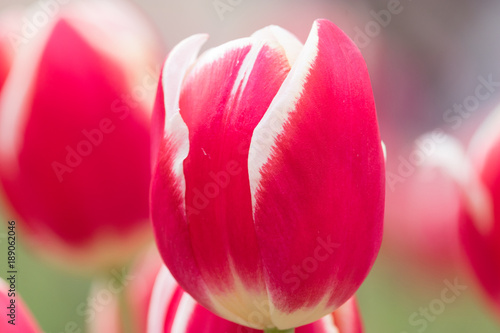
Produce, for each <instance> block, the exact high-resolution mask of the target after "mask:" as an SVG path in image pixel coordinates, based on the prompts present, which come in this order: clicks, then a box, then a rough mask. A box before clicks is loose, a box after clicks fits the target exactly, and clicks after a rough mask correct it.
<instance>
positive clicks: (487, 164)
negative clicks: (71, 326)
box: [461, 107, 500, 310]
mask: <svg viewBox="0 0 500 333" xmlns="http://www.w3.org/2000/svg"><path fill="white" fill-rule="evenodd" d="M499 124H500V107H499V108H497V109H496V110H494V111H493V113H492V114H491V115H490V116H489V117H488V118H487V119H486V120H485V121H484V123H483V125H482V126H481V127H480V129H479V130H478V132H477V133H476V135H475V136H474V138H473V139H472V141H471V146H470V149H469V156H470V158H471V160H472V163H473V164H474V167H475V171H476V172H477V175H478V178H479V180H477V181H476V182H475V184H476V185H477V186H476V187H475V188H473V189H475V191H469V192H468V193H467V196H466V198H467V199H468V203H469V205H468V207H467V212H468V213H469V216H468V217H467V218H466V219H465V221H464V223H463V225H462V229H461V238H462V242H463V245H464V248H465V251H466V253H467V256H468V257H469V261H470V263H471V266H472V268H473V270H474V272H475V274H476V276H477V278H478V280H479V281H480V283H481V285H482V286H483V288H484V289H485V290H486V292H487V294H488V296H489V297H490V299H491V300H492V301H493V303H494V304H495V305H496V309H497V310H500V285H499V283H498V281H499V279H500V135H499V133H498V126H499Z"/></svg>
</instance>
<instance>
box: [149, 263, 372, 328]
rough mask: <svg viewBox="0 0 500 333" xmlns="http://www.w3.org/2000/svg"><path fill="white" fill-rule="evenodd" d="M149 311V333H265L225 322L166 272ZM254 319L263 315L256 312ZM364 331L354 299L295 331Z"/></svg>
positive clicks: (159, 278)
mask: <svg viewBox="0 0 500 333" xmlns="http://www.w3.org/2000/svg"><path fill="white" fill-rule="evenodd" d="M149 308H150V310H149V319H148V331H147V332H148V333H174V332H175V333H216V332H224V333H259V332H260V333H262V330H256V329H253V328H249V327H245V326H241V325H238V324H236V323H233V322H230V321H227V320H225V319H222V318H220V317H218V316H216V315H214V314H213V313H211V312H210V311H208V310H206V309H205V308H203V307H202V306H200V305H199V304H198V303H196V301H195V300H194V299H193V298H192V297H191V296H189V295H188V294H187V293H185V292H184V291H183V290H182V289H181V288H180V287H179V286H178V285H177V283H176V282H175V279H174V278H173V277H172V275H170V273H169V271H168V269H166V268H163V269H162V270H161V271H160V273H159V274H158V277H157V279H156V283H155V285H154V288H153V296H152V299H151V304H150V307H149ZM254 316H255V317H258V316H263V314H262V313H261V312H258V311H257V312H255V314H254ZM363 331H364V330H363V324H362V322H361V317H360V314H359V310H358V306H357V303H356V300H355V298H354V297H353V298H351V299H349V300H348V301H347V302H346V303H345V304H344V305H342V306H341V307H340V308H338V309H337V310H336V311H335V312H333V313H332V314H329V315H327V316H325V317H323V318H321V319H319V320H317V321H315V322H314V323H311V324H308V325H305V326H301V327H298V328H297V329H296V330H295V332H296V333H362V332H363Z"/></svg>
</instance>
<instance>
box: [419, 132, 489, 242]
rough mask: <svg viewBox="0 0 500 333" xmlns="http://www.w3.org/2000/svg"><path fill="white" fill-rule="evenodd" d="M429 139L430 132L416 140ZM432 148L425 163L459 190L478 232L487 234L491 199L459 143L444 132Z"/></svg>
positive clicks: (430, 136) (431, 136)
mask: <svg viewBox="0 0 500 333" xmlns="http://www.w3.org/2000/svg"><path fill="white" fill-rule="evenodd" d="M497 124H498V123H497ZM430 140H433V134H424V135H422V136H420V137H419V138H418V139H417V140H416V142H418V141H430ZM435 149H436V150H435V151H434V152H433V153H432V154H430V155H429V156H428V158H427V159H426V160H425V162H424V163H425V165H426V166H428V167H437V168H441V169H443V170H444V171H445V172H446V174H448V175H449V176H451V177H452V179H453V180H454V181H455V182H456V183H457V184H458V185H459V187H460V190H461V191H462V194H463V198H464V205H465V206H466V209H467V211H468V213H469V214H470V215H471V217H472V220H473V221H474V224H475V225H476V227H477V229H478V231H479V232H481V233H482V234H483V235H486V234H488V233H489V232H490V231H491V229H492V228H493V221H494V212H493V199H492V198H491V195H490V194H489V192H488V190H487V189H486V188H485V186H484V184H483V183H482V182H481V180H480V179H479V177H478V175H477V173H476V172H475V170H474V168H473V167H472V165H471V163H470V160H469V158H468V157H467V155H466V153H465V150H464V148H463V147H462V144H461V143H460V142H459V141H458V140H457V139H456V138H454V137H452V136H449V135H446V134H445V135H444V136H443V140H442V142H441V143H439V144H437V145H436V148H435Z"/></svg>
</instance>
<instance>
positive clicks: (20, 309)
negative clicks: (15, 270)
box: [0, 276, 41, 333]
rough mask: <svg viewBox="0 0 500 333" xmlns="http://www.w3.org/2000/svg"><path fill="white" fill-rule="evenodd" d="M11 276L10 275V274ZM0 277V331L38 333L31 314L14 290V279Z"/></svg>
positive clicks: (4, 332) (38, 329) (38, 330)
mask: <svg viewBox="0 0 500 333" xmlns="http://www.w3.org/2000/svg"><path fill="white" fill-rule="evenodd" d="M11 277H12V276H11ZM16 278H17V277H16V276H14V277H13V278H11V279H9V276H7V281H8V283H6V281H4V280H2V279H0V307H1V308H2V312H3V314H4V315H3V316H2V319H1V320H0V332H3V333H38V332H41V330H40V328H38V325H37V324H36V322H35V320H34V319H33V316H32V315H31V313H30V312H29V310H28V308H27V307H26V305H25V304H24V302H23V301H22V299H21V298H20V296H19V292H18V291H17V290H16V280H15V279H16ZM5 314H6V315H5Z"/></svg>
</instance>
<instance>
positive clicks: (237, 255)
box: [152, 38, 290, 327]
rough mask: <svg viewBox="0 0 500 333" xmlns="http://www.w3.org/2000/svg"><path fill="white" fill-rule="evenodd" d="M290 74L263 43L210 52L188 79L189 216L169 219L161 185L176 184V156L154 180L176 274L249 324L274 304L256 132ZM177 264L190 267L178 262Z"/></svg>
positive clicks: (184, 105) (183, 105)
mask: <svg viewBox="0 0 500 333" xmlns="http://www.w3.org/2000/svg"><path fill="white" fill-rule="evenodd" d="M289 68H290V67H289V64H288V59H287V58H286V55H285V54H284V50H283V48H282V47H281V46H277V45H269V43H266V42H263V41H260V40H256V39H255V38H246V39H241V40H236V41H233V42H231V43H228V44H225V45H223V46H221V47H218V48H214V49H212V50H209V51H207V52H206V53H205V54H204V55H203V56H201V57H200V59H199V60H198V62H197V63H196V64H195V65H194V67H193V68H192V69H191V70H190V71H189V73H188V74H187V76H186V77H185V78H184V83H183V87H182V92H181V95H180V99H179V106H180V114H181V115H182V119H183V121H184V122H185V123H186V125H187V127H188V129H189V154H188V156H187V158H186V159H185V160H184V162H183V167H184V169H183V171H184V175H185V182H186V183H185V184H186V188H185V198H182V195H181V196H180V197H179V198H180V199H179V201H178V204H182V203H185V205H186V211H185V213H184V212H182V215H181V213H180V212H179V215H177V216H176V217H175V218H174V216H172V217H165V214H169V213H168V212H166V210H167V209H166V208H164V207H165V202H168V201H167V200H166V196H167V195H168V194H167V193H166V191H165V190H164V189H165V188H161V187H160V186H168V185H162V183H163V184H167V183H168V181H169V180H167V181H166V182H165V179H166V178H167V177H170V175H171V174H172V171H171V170H172V169H171V167H172V164H171V161H167V162H165V161H166V158H169V157H165V156H168V155H169V154H170V153H169V152H168V151H164V152H163V153H160V156H161V157H160V158H163V159H164V161H163V162H162V161H161V160H160V161H159V167H158V170H157V177H155V179H154V181H153V197H154V201H153V204H152V207H153V221H158V223H157V226H158V227H157V230H161V235H159V233H158V232H157V237H164V238H165V239H162V240H161V241H159V243H160V244H161V248H160V251H161V252H162V254H163V257H164V260H165V262H166V264H167V266H169V267H170V268H171V269H172V274H173V275H174V276H175V277H176V278H177V279H178V280H179V281H181V282H182V287H183V288H184V289H186V291H188V292H189V293H190V294H192V295H193V296H194V297H195V298H196V299H197V300H199V301H200V302H201V303H202V304H203V305H204V306H206V307H208V308H211V309H212V310H214V311H215V312H217V313H218V314H220V315H222V316H224V317H226V318H230V319H231V320H234V321H236V322H240V323H242V324H247V325H251V324H250V323H249V321H250V320H251V318H247V314H248V313H252V312H253V311H254V310H255V308H256V307H257V306H259V305H256V304H254V303H252V302H257V303H261V302H264V303H265V302H266V300H267V293H266V286H265V284H264V281H263V280H262V276H263V273H262V269H261V262H260V257H259V252H260V250H259V247H258V244H257V241H256V238H255V232H254V225H253V218H252V211H251V199H250V189H249V184H248V173H247V158H248V149H249V145H250V137H251V135H252V131H253V129H254V127H255V126H256V125H257V123H258V122H259V121H260V119H261V117H262V115H263V114H264V113H265V112H266V110H267V108H268V106H269V104H270V103H271V100H272V98H273V97H274V95H275V94H276V92H277V91H278V89H279V87H280V86H281V83H282V82H283V80H284V78H285V76H286V75H287V73H288V71H289ZM163 89H164V92H165V91H166V90H167V88H166V86H165V85H164V87H163ZM166 109H167V110H168V108H166ZM164 147H166V148H164V149H172V148H171V147H170V146H168V145H167V144H165V145H164ZM160 149H161V148H160ZM179 193H180V194H182V192H180V191H179ZM161 196H164V198H165V199H161V198H160V197H161ZM158 198H160V199H158ZM229 198H236V199H234V200H233V199H231V200H229ZM182 199H184V200H182ZM228 202H232V203H233V204H232V205H231V206H229V205H228V204H227V203H228ZM162 209H165V211H164V212H161V211H160V210H162ZM155 223H156V222H155ZM174 234H175V235H178V236H177V237H173V238H172V237H171V235H174ZM242 234H244V235H246V237H244V238H242V237H240V235H242ZM167 237H168V238H169V239H168V240H167V239H166V238H167ZM184 247H185V249H183V248H184ZM176 258H182V260H183V264H181V263H177V264H174V262H175V261H177V260H180V259H176ZM183 266H184V267H183ZM185 266H189V268H188V269H185ZM193 272H195V273H193ZM198 274H201V276H200V275H198ZM186 281H190V282H189V283H186ZM198 281H203V283H204V284H206V285H207V287H208V290H210V292H209V293H207V292H206V290H203V288H201V287H200V286H199V285H200V282H198ZM221 286H223V288H221ZM247 294H252V296H251V297H247V296H246V295H247ZM204 300H205V301H204ZM259 325H262V323H260V324H259ZM254 326H257V327H258V325H256V324H254Z"/></svg>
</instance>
